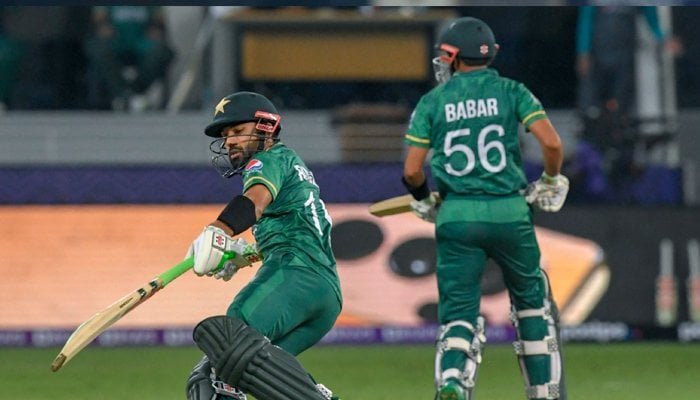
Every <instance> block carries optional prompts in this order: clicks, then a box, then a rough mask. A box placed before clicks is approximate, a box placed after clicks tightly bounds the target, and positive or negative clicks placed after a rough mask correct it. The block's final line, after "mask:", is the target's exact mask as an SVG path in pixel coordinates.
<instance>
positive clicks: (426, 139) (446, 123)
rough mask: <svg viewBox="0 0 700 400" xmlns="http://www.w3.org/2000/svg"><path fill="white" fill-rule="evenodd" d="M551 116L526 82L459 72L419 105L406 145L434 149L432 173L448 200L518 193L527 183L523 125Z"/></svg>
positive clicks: (481, 72) (490, 73) (485, 72)
mask: <svg viewBox="0 0 700 400" xmlns="http://www.w3.org/2000/svg"><path fill="white" fill-rule="evenodd" d="M542 118H546V114H545V112H544V109H543V108H542V104H540V102H539V100H537V98H536V97H535V96H534V95H533V94H532V93H531V92H530V90H528V89H527V88H526V87H525V85H523V84H522V83H519V82H516V81H514V80H511V79H507V78H503V77H501V76H499V75H498V72H496V70H493V69H481V70H476V71H472V72H469V73H457V74H455V75H454V76H453V77H452V78H451V79H450V80H449V81H447V82H446V83H445V84H442V85H439V86H437V87H435V88H434V89H433V90H431V91H430V92H428V93H426V94H425V95H424V96H423V97H422V98H421V99H420V101H419V102H418V105H417V106H416V108H415V110H414V111H413V115H412V116H411V122H410V125H409V128H408V133H407V134H406V137H405V143H406V144H408V145H411V146H416V147H424V148H431V149H433V156H432V159H431V162H430V164H431V170H432V174H433V178H434V180H435V182H436V184H437V187H438V190H439V192H440V193H441V195H443V198H444V196H445V195H446V194H448V193H454V194H458V195H466V196H471V195H475V196H479V195H487V196H492V195H496V196H504V195H512V194H516V193H517V192H518V191H519V190H520V189H522V188H524V187H525V186H526V185H527V179H526V177H525V174H524V173H523V171H522V159H521V156H520V142H519V139H518V125H519V124H520V123H522V124H523V125H525V127H527V126H529V125H530V124H531V123H532V122H534V121H537V120H538V119H542Z"/></svg>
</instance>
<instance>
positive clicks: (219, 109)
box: [214, 98, 231, 115]
mask: <svg viewBox="0 0 700 400" xmlns="http://www.w3.org/2000/svg"><path fill="white" fill-rule="evenodd" d="M230 102H231V100H229V99H227V98H223V99H221V101H220V102H219V104H217V105H216V107H214V110H215V111H214V115H216V114H218V113H222V114H223V113H224V107H225V106H226V104H228V103H230Z"/></svg>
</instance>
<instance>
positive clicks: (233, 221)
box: [216, 195, 258, 236]
mask: <svg viewBox="0 0 700 400" xmlns="http://www.w3.org/2000/svg"><path fill="white" fill-rule="evenodd" d="M216 219H217V220H219V221H221V222H223V223H224V224H226V226H228V227H229V228H231V229H233V236H235V235H238V234H239V233H242V232H243V231H245V230H246V229H248V228H250V227H251V226H253V225H254V224H255V222H256V221H257V220H258V218H257V216H256V215H255V203H253V201H252V200H251V199H249V198H248V197H246V196H243V195H238V196H236V197H234V198H233V199H232V200H231V201H230V202H229V203H228V204H227V205H226V207H225V208H224V210H223V211H221V214H219V216H218V217H217V218H216Z"/></svg>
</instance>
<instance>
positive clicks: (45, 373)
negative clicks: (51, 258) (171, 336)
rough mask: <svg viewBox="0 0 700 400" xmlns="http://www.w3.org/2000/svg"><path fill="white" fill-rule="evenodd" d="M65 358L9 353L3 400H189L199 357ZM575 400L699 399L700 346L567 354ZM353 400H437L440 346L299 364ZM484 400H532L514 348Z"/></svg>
mask: <svg viewBox="0 0 700 400" xmlns="http://www.w3.org/2000/svg"><path fill="white" fill-rule="evenodd" d="M58 350H59V349H57V348H49V349H9V348H0V361H1V362H0V387H1V388H2V396H0V397H2V398H3V399H18V400H49V399H50V400H64V399H65V400H67V399H71V400H79V399H100V400H111V399H115V400H116V399H120V400H121V399H139V400H150V399H154V400H155V399H158V400H161V399H184V398H185V392H184V385H185V383H184V382H185V379H186V377H187V375H188V374H189V371H190V369H191V368H192V366H193V365H194V363H195V362H196V361H197V360H198V359H199V354H200V353H199V352H198V350H197V349H196V348H193V347H185V348H163V347H160V348H88V349H86V350H83V352H82V353H80V354H79V355H78V356H77V357H76V358H75V359H74V360H72V361H71V362H70V363H69V364H67V365H66V366H64V367H63V369H61V370H60V371H59V372H56V373H53V372H51V370H50V369H49V365H50V364H51V361H52V360H53V358H54V356H55V355H56V354H57V352H58ZM565 357H566V359H565V362H566V377H567V385H568V387H569V399H570V400H577V399H596V400H608V399H609V400H627V399H629V400H632V399H634V400H638V399H673V400H691V399H698V398H700V379H699V378H700V345H698V344H686V345H682V344H675V343H644V344H606V345H600V344H568V345H567V346H566V350H565ZM300 359H301V361H302V363H303V364H304V365H305V366H306V367H307V368H308V369H309V370H310V371H311V372H312V373H313V374H314V376H315V377H316V378H317V380H318V381H320V382H322V383H324V384H325V385H326V386H328V387H329V388H331V389H332V390H334V391H335V392H336V393H338V394H340V395H342V397H343V399H344V400H384V399H386V400H393V399H425V400H430V399H432V398H433V370H432V368H433V348H432V346H360V347H346V346H339V347H331V346H327V347H318V348H315V349H312V350H309V351H307V352H306V353H304V354H302V356H301V357H300ZM477 396H478V399H479V400H488V399H494V400H496V399H498V400H501V399H524V398H525V396H524V392H523V388H522V379H521V377H520V372H519V371H518V368H517V364H516V362H515V356H514V355H513V352H512V350H511V347H510V346H505V345H498V346H496V345H492V346H488V347H487V348H486V353H485V354H484V362H483V365H482V368H481V370H480V374H479V380H478V382H477Z"/></svg>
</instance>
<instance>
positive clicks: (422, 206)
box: [411, 193, 440, 222]
mask: <svg viewBox="0 0 700 400" xmlns="http://www.w3.org/2000/svg"><path fill="white" fill-rule="evenodd" d="M439 207H440V204H439V199H438V197H437V196H436V195H435V194H433V193H431V194H430V196H428V197H426V198H424V199H423V200H413V201H411V210H412V211H413V213H414V214H416V215H417V216H418V218H420V219H422V220H424V221H427V222H435V218H436V217H437V213H438V208H439Z"/></svg>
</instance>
